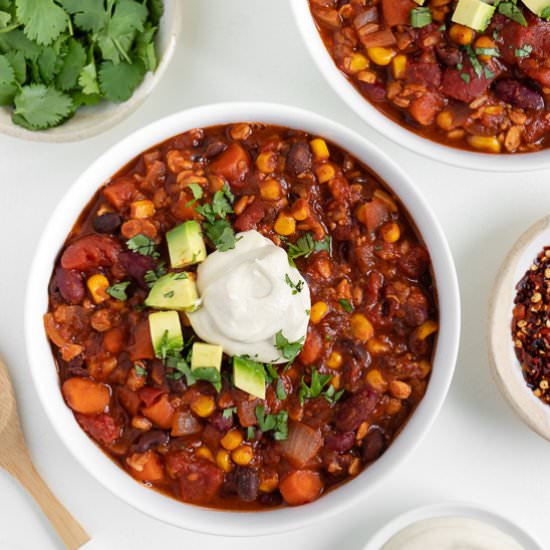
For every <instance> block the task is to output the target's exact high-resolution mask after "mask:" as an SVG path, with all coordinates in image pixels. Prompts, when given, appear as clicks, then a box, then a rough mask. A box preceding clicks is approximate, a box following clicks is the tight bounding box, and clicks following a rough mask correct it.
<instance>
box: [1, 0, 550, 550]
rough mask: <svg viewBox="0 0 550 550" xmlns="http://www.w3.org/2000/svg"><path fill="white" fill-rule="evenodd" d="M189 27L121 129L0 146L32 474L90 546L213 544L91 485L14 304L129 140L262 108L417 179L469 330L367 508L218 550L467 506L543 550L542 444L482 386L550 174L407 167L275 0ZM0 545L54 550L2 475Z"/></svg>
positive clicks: (358, 537)
mask: <svg viewBox="0 0 550 550" xmlns="http://www.w3.org/2000/svg"><path fill="white" fill-rule="evenodd" d="M182 1H183V2H184V4H185V12H186V17H185V23H184V30H183V35H182V37H181V41H180V43H179V48H178V51H177V54H176V56H175V58H174V60H173V62H172V64H171V66H170V68H169V70H168V74H167V75H166V76H165V78H164V80H163V81H162V82H161V84H160V85H159V87H158V88H157V89H156V91H155V92H154V93H153V95H152V96H151V97H150V99H149V100H148V101H147V102H146V104H144V105H143V106H142V107H141V108H140V109H139V110H138V112H136V113H135V114H134V115H133V116H131V117H130V118H129V119H127V120H126V121H125V122H124V123H122V124H120V125H119V126H117V127H116V128H115V129H113V130H111V131H109V132H107V133H105V134H103V135H101V136H99V137H96V138H93V139H90V140H87V141H84V142H81V143H76V144H68V145H48V144H36V143H27V142H23V141H17V140H14V139H11V138H8V137H3V136H0V205H1V214H0V233H1V234H2V235H3V239H2V250H3V252H2V253H1V254H2V256H1V260H0V303H1V312H0V352H1V353H2V354H3V355H4V357H5V359H6V361H7V363H8V365H9V367H10V370H11V374H12V376H13V379H14V384H15V386H16V391H17V394H18V398H19V407H20V413H21V416H22V422H23V428H24V431H25V434H26V437H27V441H28V444H29V447H30V450H31V453H32V456H33V458H34V460H35V462H36V465H37V468H38V470H39V471H40V472H41V474H42V475H43V476H44V478H45V480H46V481H47V482H48V483H49V485H50V487H51V488H52V490H53V491H54V492H55V494H56V495H57V496H58V497H59V499H60V500H61V501H62V502H63V503H64V504H65V505H66V506H67V508H68V509H69V510H70V511H71V512H72V513H73V514H74V515H75V516H76V518H78V520H79V521H80V522H81V523H82V524H83V525H84V527H85V528H86V529H87V530H88V532H89V533H90V534H91V535H92V537H93V541H92V542H91V543H89V545H88V546H87V547H86V548H89V549H90V550H92V549H102V550H103V549H107V550H111V549H116V550H126V549H131V550H141V549H144V550H145V549H146V550H149V549H151V548H155V549H161V548H197V547H200V549H201V550H210V549H212V550H213V549H218V548H220V544H221V543H222V541H220V540H219V539H218V538H216V537H211V536H204V535H199V534H195V533H189V532H185V531H183V530H180V529H177V528H174V527H170V526H167V525H164V524H163V523H160V522H158V521H156V520H153V519H150V518H149V517H147V516H145V515H143V514H141V513H139V512H137V511H135V510H134V509H133V508H131V507H129V506H128V505H126V504H124V503H123V502H122V501H120V500H118V499H117V498H116V497H115V496H113V495H112V494H111V493H109V492H108V491H107V490H106V489H104V488H103V487H101V486H100V485H99V484H98V483H96V482H95V481H94V480H93V479H92V478H91V476H90V475H89V474H88V473H87V472H86V471H84V469H83V468H82V467H81V466H80V465H79V464H78V463H77V462H75V460H74V459H73V458H72V456H70V455H69V453H68V452H67V450H66V449H65V448H64V447H63V446H62V444H61V442H60V440H59V438H58V437H57V435H56V434H55V432H54V431H53V429H52V427H51V426H50V424H49V423H48V421H47V420H46V419H45V417H44V414H43V411H42V408H41V406H40V404H39V403H38V401H37V396H36V393H35V391H34V389H33V386H32V383H31V380H30V377H29V370H28V367H27V363H26V358H25V351H24V349H25V345H24V341H23V300H24V293H25V283H26V278H27V272H28V268H29V265H30V261H31V258H32V255H33V251H34V249H35V246H36V242H37V239H38V236H39V235H40V232H41V230H42V228H43V227H44V224H45V223H46V221H47V219H48V217H49V216H50V212H51V211H52V209H53V208H54V206H55V205H56V203H57V202H58V200H59V199H60V198H61V196H62V195H63V193H65V191H66V189H67V188H68V187H69V186H70V185H71V183H72V182H73V181H74V180H75V179H76V177H77V176H78V175H79V174H80V173H81V172H82V170H83V169H84V168H86V167H87V166H88V165H89V164H90V163H91V162H92V161H93V160H94V159H95V158H96V157H97V156H98V155H99V154H100V153H102V152H103V151H105V150H106V149H107V148H108V147H110V146H111V145H112V144H114V143H116V142H117V141H118V140H119V139H120V138H122V137H123V136H126V135H127V134H128V133H130V132H132V131H134V130H135V129H137V128H139V127H141V126H143V125H145V124H147V123H149V122H151V121H154V120H156V119H158V118H160V117H162V116H164V115H167V114H170V113H172V112H174V111H177V110H181V109H185V108H187V107H191V106H195V105H200V104H203V103H209V102H217V101H227V100H266V101H275V102H281V103H288V104H291V105H297V106H300V107H304V108H307V109H310V110H313V111H317V112H319V113H322V114H324V115H327V116H329V117H331V118H333V119H335V120H338V121H340V122H342V123H344V124H346V125H347V126H349V127H350V128H352V129H354V130H356V131H357V132H359V133H361V134H363V135H364V136H365V137H367V138H368V139H371V140H373V141H375V142H376V143H377V144H379V145H380V146H381V147H383V148H384V149H385V150H386V151H388V152H389V153H390V154H391V156H392V157H393V158H394V159H396V160H397V161H398V162H399V163H400V164H401V166H402V167H403V168H404V169H405V170H406V171H407V172H408V173H409V174H410V175H411V177H412V179H413V180H414V181H415V182H416V184H417V185H418V187H419V189H420V190H421V191H422V192H423V194H424V195H425V197H426V198H427V199H428V200H429V202H430V204H431V205H432V207H433V209H434V210H435V212H436V214H437V216H438V218H439V220H440V221H441V223H442V225H443V228H444V230H445V233H446V235H447V238H448V240H449V243H450V246H451V249H452V252H453V254H454V258H455V261H456V265H457V270H458V275H459V280H460V286H461V291H462V306H463V332H462V341H461V350H460V355H459V360H458V365H457V370H456V374H455V378H454V381H453V385H452V388H451V391H450V394H449V396H448V398H447V401H446V403H445V405H444V407H443V410H442V412H441V414H440V416H439V418H438V419H437V421H436V423H435V425H434V426H433V428H432V430H431V431H430V433H429V435H428V436H427V437H426V438H425V440H424V441H423V442H422V444H421V445H420V447H419V448H418V450H417V451H416V452H415V453H414V455H413V456H412V457H411V458H410V459H409V460H408V461H407V462H405V463H403V464H402V465H401V466H400V467H399V469H398V470H396V471H395V473H394V474H393V475H392V476H391V477H390V478H389V479H387V480H386V481H385V482H384V483H383V484H382V485H381V486H379V487H378V488H377V489H376V490H375V491H374V492H373V493H372V494H371V495H370V496H369V497H368V498H366V499H365V500H364V502H363V503H362V505H361V506H358V507H356V508H354V509H351V510H349V511H348V512H346V513H345V514H341V515H337V516H334V519H333V521H331V522H326V523H325V524H321V525H315V526H313V527H310V528H307V529H303V530H300V531H295V532H292V533H287V534H281V535H278V536H273V537H268V538H263V539H261V540H260V539H250V538H249V539H228V540H224V541H223V548H224V549H226V550H233V549H234V550H237V549H239V550H252V549H254V550H255V549H257V548H258V545H261V547H262V549H263V550H271V549H273V550H275V549H278V548H281V547H286V548H300V549H301V550H310V549H311V550H313V549H315V550H329V549H333V548H336V547H339V548H342V549H344V548H345V549H346V550H359V549H361V548H362V547H363V545H364V543H365V541H366V540H367V539H368V537H369V535H371V534H372V533H373V532H374V531H375V530H376V529H377V528H378V527H379V526H380V525H382V524H383V523H385V522H386V521H388V520H390V519H391V518H393V517H394V516H395V515H397V514H399V513H401V512H404V511H406V510H408V509H410V508H413V507H416V506H419V505H424V504H429V503H433V502H437V501H443V500H462V501H473V502H476V503H479V504H482V505H486V506H489V507H492V508H493V509H495V510H497V511H499V512H501V513H503V514H504V515H508V516H510V517H512V518H514V519H515V520H516V521H517V522H518V523H520V524H522V525H523V526H525V528H527V529H528V530H529V531H530V532H532V533H533V534H534V535H535V536H537V537H538V538H539V539H540V540H541V541H545V544H547V545H548V547H549V548H550V533H549V531H548V511H549V510H550V490H549V489H550V467H549V465H550V444H549V443H547V442H545V441H544V440H542V439H541V438H539V437H537V436H536V435H535V434H533V433H531V432H530V431H529V430H528V429H527V428H526V427H525V426H524V425H523V424H521V422H520V421H519V420H518V419H517V418H516V417H515V416H514V414H513V413H512V411H511V409H510V408H509V407H508V405H507V404H506V402H505V401H504V400H503V398H502V397H501V396H500V394H499V393H498V391H497V389H496V387H495V385H494V383H493V381H492V379H491V376H490V373H489V367H488V361H487V352H486V347H485V317H486V310H487V301H488V297H489V293H490V289H491V287H492V284H493V280H494V278H495V273H496V271H497V269H498V267H499V264H500V262H501V261H502V259H503V257H504V255H505V253H506V251H507V250H508V248H509V247H510V245H511V244H512V242H513V241H514V240H515V239H516V238H517V236H518V235H519V234H520V233H521V232H522V231H523V230H524V229H525V228H526V227H528V226H529V225H531V223H533V222H534V221H535V220H537V219H538V218H540V217H542V216H543V215H545V214H548V210H549V206H550V181H549V180H550V171H546V172H537V173H529V174H527V175H516V174H493V175H491V174H483V173H475V172H471V171H465V170H460V169H457V168H451V167H448V166H445V165H443V164H438V163H436V162H431V161H428V160H425V159H424V158H421V157H419V156H416V155H414V154H412V153H410V152H408V151H406V150H404V149H402V148H400V147H398V146H397V145H394V144H392V143H390V142H388V141H387V140H385V139H384V138H382V137H381V136H380V135H378V134H377V133H375V132H374V131H373V130H371V129H370V128H368V127H367V126H366V125H365V124H364V123H362V122H361V121H360V120H358V118H357V117H356V116H355V115H354V114H353V113H352V112H351V111H350V110H349V109H348V108H347V107H346V106H345V105H344V104H343V103H342V102H341V101H340V100H339V99H338V97H337V96H336V95H335V94H334V93H333V92H332V90H331V89H330V88H329V87H328V85H327V84H326V83H325V82H324V81H323V79H322V77H321V75H320V74H319V72H318V71H317V70H316V68H315V67H314V65H313V62H312V60H311V58H310V57H309V54H308V53H307V52H306V51H305V48H304V45H303V44H302V41H301V37H300V36H299V34H298V31H297V29H296V26H295V24H294V21H293V19H292V16H291V13H290V9H289V7H288V4H287V2H286V1H284V0H182ZM0 548H1V549H2V550H54V549H57V550H59V549H60V548H61V544H60V543H59V541H58V540H57V539H56V538H55V535H54V534H53V532H52V530H51V529H50V528H49V526H48V525H47V523H46V521H45V519H44V517H43V516H42V515H41V513H40V512H39V510H38V508H37V507H36V506H35V505H34V503H33V502H32V501H31V499H30V498H29V497H28V496H27V495H26V494H25V493H24V492H23V490H22V489H21V488H20V487H19V486H17V484H16V483H15V482H14V481H13V480H12V479H11V478H10V477H9V476H8V475H7V474H5V473H4V472H2V471H0Z"/></svg>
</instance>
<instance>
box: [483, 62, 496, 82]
mask: <svg viewBox="0 0 550 550" xmlns="http://www.w3.org/2000/svg"><path fill="white" fill-rule="evenodd" d="M483 73H484V74H485V78H486V79H487V80H491V78H493V77H494V76H495V73H494V72H493V71H491V69H489V67H487V65H485V66H484V67H483Z"/></svg>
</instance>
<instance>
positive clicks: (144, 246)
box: [126, 235, 159, 258]
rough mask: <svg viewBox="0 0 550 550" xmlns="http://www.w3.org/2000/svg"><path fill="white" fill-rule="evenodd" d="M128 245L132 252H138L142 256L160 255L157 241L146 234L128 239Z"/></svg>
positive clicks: (156, 256) (154, 256) (155, 256)
mask: <svg viewBox="0 0 550 550" xmlns="http://www.w3.org/2000/svg"><path fill="white" fill-rule="evenodd" d="M126 246H127V247H128V249H129V250H131V251H132V252H137V253H138V254H141V255H142V256H152V257H153V258H158V257H159V253H158V252H157V247H156V244H155V241H154V240H153V239H150V238H149V237H146V236H145V235H136V236H135V237H132V238H131V239H129V240H128V241H126Z"/></svg>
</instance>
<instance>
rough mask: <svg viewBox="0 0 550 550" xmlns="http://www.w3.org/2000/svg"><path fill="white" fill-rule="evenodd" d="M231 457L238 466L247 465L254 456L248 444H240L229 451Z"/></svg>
mask: <svg viewBox="0 0 550 550" xmlns="http://www.w3.org/2000/svg"><path fill="white" fill-rule="evenodd" d="M231 458H232V459H233V462H234V463H235V464H238V465H239V466H247V465H248V464H250V462H251V461H252V459H253V458H254V450H253V449H252V447H250V446H249V445H241V446H240V447H238V448H237V449H235V450H234V451H232V452H231Z"/></svg>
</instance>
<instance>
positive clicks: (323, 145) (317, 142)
mask: <svg viewBox="0 0 550 550" xmlns="http://www.w3.org/2000/svg"><path fill="white" fill-rule="evenodd" d="M309 145H310V146H311V150H312V151H313V156H314V157H315V160H328V159H329V157H330V152H329V150H328V146H327V142H326V141H325V140H324V139H321V138H315V139H312V140H311V141H310V142H309Z"/></svg>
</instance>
